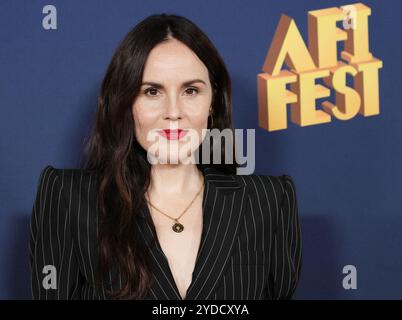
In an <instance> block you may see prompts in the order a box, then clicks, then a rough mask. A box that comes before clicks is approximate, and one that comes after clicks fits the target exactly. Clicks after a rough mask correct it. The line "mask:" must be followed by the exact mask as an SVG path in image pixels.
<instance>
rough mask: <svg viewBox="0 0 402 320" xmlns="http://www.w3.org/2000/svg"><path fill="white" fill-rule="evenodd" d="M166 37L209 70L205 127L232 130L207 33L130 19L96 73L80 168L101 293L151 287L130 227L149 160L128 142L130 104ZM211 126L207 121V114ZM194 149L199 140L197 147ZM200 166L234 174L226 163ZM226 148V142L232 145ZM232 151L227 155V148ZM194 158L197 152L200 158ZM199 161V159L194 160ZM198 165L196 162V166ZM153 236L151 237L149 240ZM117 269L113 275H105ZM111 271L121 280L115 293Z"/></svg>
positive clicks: (169, 22) (169, 19)
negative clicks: (91, 182)
mask: <svg viewBox="0 0 402 320" xmlns="http://www.w3.org/2000/svg"><path fill="white" fill-rule="evenodd" d="M168 38H174V39H176V40H178V41H181V42H182V43H183V44H185V45H186V46H187V47H189V48H190V49H191V50H192V51H193V52H194V53H195V54H196V55H197V56H198V58H199V59H200V60H201V61H202V62H203V63H204V64H205V66H206V67H207V69H208V72H209V78H210V81H211V87H212V89H213V95H212V116H213V128H217V129H220V130H223V129H225V128H229V129H231V130H233V127H232V111H231V108H232V105H231V82H230V77H229V73H228V71H227V69H226V66H225V64H224V62H223V59H222V58H221V56H220V54H219V53H218V51H217V50H216V48H215V47H214V45H213V44H212V42H211V41H210V40H209V39H208V37H207V36H206V35H205V34H204V33H203V32H202V31H201V30H200V29H199V28H198V27H197V26H196V25H195V24H194V23H193V22H191V21H190V20H188V19H187V18H184V17H182V16H179V15H173V14H155V15H151V16H149V17H147V18H146V19H144V20H142V21H141V22H140V23H138V24H137V25H136V26H135V27H134V28H133V29H132V30H131V31H130V32H129V33H128V34H127V35H126V36H125V38H124V39H123V40H122V41H121V43H120V44H119V46H118V47H117V49H116V51H115V52H114V54H113V57H112V59H111V62H110V64H109V66H108V68H107V71H106V74H105V76H104V79H103V82H102V85H101V88H100V92H99V96H98V106H97V112H96V115H95V117H96V118H95V119H94V122H93V124H92V126H91V128H90V132H89V134H88V135H87V137H86V139H85V141H84V144H85V145H84V152H83V154H82V157H81V159H80V168H81V169H84V170H93V171H96V173H97V176H98V178H99V180H98V194H97V196H98V198H97V199H98V202H97V205H98V212H99V217H98V252H99V254H98V268H97V272H96V274H97V280H96V281H95V282H96V286H97V288H98V290H105V291H106V295H107V296H108V297H109V298H117V299H143V298H145V297H146V296H147V294H148V290H149V288H150V286H151V285H152V281H153V278H152V272H151V268H152V266H151V264H150V259H149V257H148V250H146V249H145V248H143V247H141V245H140V241H138V239H139V238H138V234H137V232H136V229H135V225H136V222H137V219H140V217H139V215H138V213H139V211H140V210H142V209H143V208H144V206H145V205H146V200H145V196H144V195H145V192H146V190H147V189H148V186H149V183H150V172H151V164H150V163H149V162H148V160H147V153H146V150H144V149H143V148H142V147H141V146H140V145H139V143H138V142H137V140H136V137H135V127H134V121H133V118H132V105H133V103H134V101H135V99H136V97H137V95H138V94H139V92H140V88H141V83H142V78H143V71H144V66H145V63H146V60H147V57H148V55H149V53H150V51H151V50H152V49H153V48H154V47H155V46H156V45H157V44H159V43H161V42H163V41H166V40H168ZM208 128H209V129H212V128H211V118H208ZM197 151H198V152H200V155H201V154H202V153H201V152H202V144H201V145H200V147H199V148H198V150H197ZM223 151H224V143H222V148H221V153H222V154H221V157H222V158H221V159H222V162H221V163H220V164H213V163H212V159H213V146H212V143H211V161H210V164H208V165H204V166H209V167H213V168H216V169H218V170H220V171H222V172H224V173H228V174H235V173H236V168H237V167H238V164H237V162H236V161H235V157H233V160H234V161H233V163H232V164H226V163H225V161H224V159H225V156H224V153H223ZM233 152H235V151H234V145H233ZM233 155H235V153H233ZM200 158H201V156H200ZM200 162H201V160H200ZM196 165H197V167H198V168H199V169H201V167H200V166H201V165H202V163H197V164H196ZM155 237H156V235H154V239H155ZM113 270H115V271H116V270H118V272H113ZM109 272H110V274H112V275H113V276H112V278H113V279H112V283H116V281H117V280H118V275H120V276H121V279H123V283H122V286H121V287H120V289H119V290H114V289H113V288H114V285H112V286H105V284H109V283H110V278H109Z"/></svg>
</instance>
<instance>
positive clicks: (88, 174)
mask: <svg viewBox="0 0 402 320" xmlns="http://www.w3.org/2000/svg"><path fill="white" fill-rule="evenodd" d="M45 176H52V177H53V179H59V180H60V181H61V183H62V184H63V185H64V184H65V183H75V182H76V181H80V180H85V181H86V180H89V179H97V178H98V175H97V173H96V172H94V171H92V170H85V169H76V168H56V167H54V166H52V165H46V166H45V167H44V168H43V169H42V170H41V173H40V179H39V180H40V181H41V180H42V179H43V178H44V177H45Z"/></svg>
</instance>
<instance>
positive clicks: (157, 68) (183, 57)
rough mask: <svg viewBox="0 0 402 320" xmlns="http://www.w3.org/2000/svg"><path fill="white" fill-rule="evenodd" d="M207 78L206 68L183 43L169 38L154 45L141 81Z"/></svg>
mask: <svg viewBox="0 0 402 320" xmlns="http://www.w3.org/2000/svg"><path fill="white" fill-rule="evenodd" d="M193 78H200V79H204V80H208V69H207V67H206V66H205V65H204V63H203V62H202V61H201V60H200V59H199V58H198V57H197V55H196V54H195V53H194V52H193V51H192V50H191V49H190V48H189V47H187V46H186V45H185V44H183V43H182V42H180V41H178V40H176V39H170V40H167V41H165V42H162V43H160V44H158V45H157V46H155V47H154V48H153V49H152V50H151V52H150V53H149V55H148V58H147V61H146V63H145V68H144V75H143V81H144V82H145V81H157V82H164V81H175V82H180V81H181V80H183V81H187V80H189V79H193Z"/></svg>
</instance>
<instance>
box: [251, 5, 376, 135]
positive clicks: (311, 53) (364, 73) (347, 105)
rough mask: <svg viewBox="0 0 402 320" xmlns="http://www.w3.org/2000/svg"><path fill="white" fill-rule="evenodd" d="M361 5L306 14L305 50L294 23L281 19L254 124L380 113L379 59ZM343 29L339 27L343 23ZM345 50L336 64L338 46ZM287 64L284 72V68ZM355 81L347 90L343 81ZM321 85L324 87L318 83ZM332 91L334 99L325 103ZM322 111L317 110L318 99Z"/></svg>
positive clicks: (281, 125)
mask: <svg viewBox="0 0 402 320" xmlns="http://www.w3.org/2000/svg"><path fill="white" fill-rule="evenodd" d="M370 15H371V9H370V8H369V7H367V6H366V5H364V4H362V3H356V4H352V5H346V6H342V7H340V8H336V7H333V8H328V9H322V10H314V11H309V12H308V48H307V46H306V44H305V42H304V40H303V38H302V36H301V35H300V32H299V30H298V28H297V26H296V23H295V21H294V20H293V19H292V18H290V17H288V16H286V15H282V16H281V19H280V21H279V25H278V27H277V29H276V31H275V35H274V38H273V40H272V44H271V47H270V48H269V50H268V54H267V56H266V59H265V63H264V66H263V68H262V70H263V71H264V73H261V74H258V76H257V79H258V124H259V126H260V127H262V128H264V129H266V130H268V131H275V130H282V129H286V128H287V118H288V117H287V105H288V104H290V105H291V113H290V120H291V121H292V122H293V123H295V124H298V125H299V126H302V127H304V126H310V125H317V124H321V123H327V122H331V117H332V116H334V117H335V118H337V119H339V120H349V119H351V118H353V117H354V116H356V115H357V114H358V113H360V114H361V115H363V116H365V117H368V116H373V115H378V114H379V84H378V73H379V69H381V68H382V61H381V60H379V59H377V58H375V57H373V55H372V54H371V52H370V50H369V34H368V17H369V16H370ZM341 22H342V27H343V28H342V29H341V28H338V27H337V23H339V24H341ZM341 41H343V42H344V43H343V45H344V46H343V47H344V50H343V51H341V53H340V58H341V59H342V60H338V50H337V45H338V42H341ZM284 64H286V67H287V68H286V69H282V66H283V65H284ZM348 77H349V78H351V79H353V86H349V85H348V83H347V79H348ZM319 81H321V83H323V84H319V83H317V82H319ZM331 90H334V91H333V93H334V99H333V100H335V101H332V102H331V101H329V100H330V99H325V98H327V97H330V96H331ZM323 98H324V99H325V101H323V102H322V103H321V106H322V109H323V110H318V109H316V100H317V99H323Z"/></svg>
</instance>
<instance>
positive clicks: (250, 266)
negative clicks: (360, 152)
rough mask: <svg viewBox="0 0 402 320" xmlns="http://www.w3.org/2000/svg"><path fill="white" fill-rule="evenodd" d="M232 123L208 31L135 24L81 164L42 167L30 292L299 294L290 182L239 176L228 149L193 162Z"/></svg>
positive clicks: (170, 20) (179, 24)
mask: <svg viewBox="0 0 402 320" xmlns="http://www.w3.org/2000/svg"><path fill="white" fill-rule="evenodd" d="M231 119H232V117H231V86H230V79H229V75H228V72H227V70H226V68H225V65H224V62H223V61H222V59H221V57H220V55H219V54H218V52H217V51H216V49H215V48H214V46H213V44H212V43H211V41H210V40H209V39H208V38H207V36H206V35H205V34H204V33H203V32H202V31H201V30H200V29H199V28H198V27H197V26H196V25H194V24H193V23H192V22H190V21H189V20H187V19H185V18H183V17H180V16H176V15H166V14H162V15H153V16H150V17H148V18H146V19H145V20H143V21H142V22H140V23H139V24H138V25H137V26H136V27H135V28H134V29H133V30H132V31H130V32H129V33H128V34H127V36H126V37H125V38H124V40H123V41H122V43H121V44H120V46H119V47H118V49H117V50H116V52H115V54H114V56H113V58H112V61H111V63H110V65H109V68H108V70H107V72H106V75H105V78H104V80H103V83H102V87H101V92H100V96H99V102H98V111H97V118H96V125H95V126H94V128H93V132H92V134H91V135H90V139H89V141H88V144H87V149H86V153H85V155H86V158H85V161H84V162H83V164H82V166H81V169H56V168H53V167H52V166H46V167H45V168H44V169H43V171H42V173H41V175H40V179H39V184H38V191H37V195H36V200H35V204H34V208H33V217H32V222H31V233H32V237H31V242H30V250H31V251H30V252H31V256H30V257H31V267H32V294H33V297H34V298H35V299H106V298H116V299H286V298H291V297H292V295H293V293H294V290H295V289H296V286H297V283H298V279H299V273H300V266H301V235H300V226H299V220H298V209H297V202H296V194H295V186H294V183H293V181H292V179H291V177H290V176H287V175H283V176H280V177H277V176H262V175H260V176H258V175H247V176H241V175H236V168H237V164H236V163H231V164H227V163H226V161H225V157H227V148H221V149H220V150H219V151H220V152H222V154H221V156H222V158H221V159H222V160H221V162H220V163H218V164H216V163H212V164H208V165H207V164H203V163H194V162H191V163H189V162H186V161H185V160H189V159H191V160H194V159H195V155H197V154H198V155H199V154H200V152H201V151H202V147H203V145H204V144H203V143H201V142H203V141H205V140H204V139H205V129H212V128H214V129H219V130H224V129H231V130H232V120H231ZM169 129H170V131H169ZM150 133H155V134H154V136H153V137H154V138H155V136H156V137H158V138H159V139H158V143H155V141H154V140H155V139H150ZM184 135H187V136H188V137H187V138H190V137H193V138H194V137H199V138H200V139H199V141H198V142H197V139H187V140H185V139H184ZM186 141H187V143H185V142H186ZM194 141H195V142H194ZM165 147H168V148H165ZM224 149H225V150H226V151H225V150H224ZM183 150H184V151H183ZM204 150H207V149H206V148H205V147H204ZM214 150H216V149H213V145H212V146H210V149H208V151H210V153H209V157H210V158H209V159H213V151H214ZM231 150H232V151H233V150H234V148H233V147H232V149H231ZM178 151H179V152H178ZM182 151H183V152H182ZM215 152H216V151H215ZM175 159H176V160H178V161H175ZM155 160H157V161H155Z"/></svg>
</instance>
